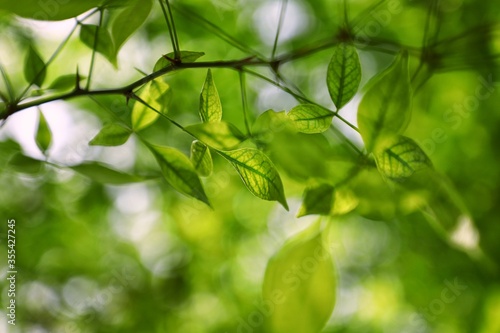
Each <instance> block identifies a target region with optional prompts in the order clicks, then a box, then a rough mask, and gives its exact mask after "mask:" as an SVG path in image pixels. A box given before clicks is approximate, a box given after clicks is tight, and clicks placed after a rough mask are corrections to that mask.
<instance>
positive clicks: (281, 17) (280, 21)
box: [271, 0, 288, 60]
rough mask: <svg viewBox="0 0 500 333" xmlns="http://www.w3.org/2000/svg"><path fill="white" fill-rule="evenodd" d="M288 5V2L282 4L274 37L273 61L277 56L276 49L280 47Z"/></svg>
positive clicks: (285, 0)
mask: <svg viewBox="0 0 500 333" xmlns="http://www.w3.org/2000/svg"><path fill="white" fill-rule="evenodd" d="M287 3H288V0H283V1H282V2H281V10H280V18H279V21H278V28H277V29H276V36H275V37H274V44H273V51H272V53H271V59H273V60H274V57H275V56H276V49H277V47H278V40H279V37H280V32H281V27H282V26H283V22H284V20H285V13H286V6H287Z"/></svg>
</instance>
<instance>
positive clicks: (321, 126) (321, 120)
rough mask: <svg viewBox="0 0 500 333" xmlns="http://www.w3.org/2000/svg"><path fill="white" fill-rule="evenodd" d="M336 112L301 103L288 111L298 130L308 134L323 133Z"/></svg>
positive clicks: (288, 115)
mask: <svg viewBox="0 0 500 333" xmlns="http://www.w3.org/2000/svg"><path fill="white" fill-rule="evenodd" d="M333 116H334V113H333V112H331V111H328V110H326V109H323V108H321V107H319V106H317V105H313V104H300V105H297V106H296V107H294V108H293V109H291V110H290V112H288V114H287V117H288V118H289V119H290V120H292V121H293V123H294V124H295V128H296V129H297V131H299V132H302V133H307V134H314V133H322V132H324V131H326V130H328V128H329V127H330V125H331V123H332V119H333Z"/></svg>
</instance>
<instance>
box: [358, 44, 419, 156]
mask: <svg viewBox="0 0 500 333" xmlns="http://www.w3.org/2000/svg"><path fill="white" fill-rule="evenodd" d="M410 116H411V87H410V77H409V73H408V54H407V53H402V54H400V55H399V56H398V57H397V59H396V60H395V61H394V63H393V64H392V65H391V66H390V67H389V68H388V69H387V70H385V71H384V72H383V73H382V74H379V75H377V77H375V79H374V80H372V82H371V83H370V87H369V88H368V91H367V92H366V93H365V95H364V96H363V99H362V100H361V103H360V105H359V108H358V125H359V131H360V133H361V136H362V137H363V141H364V142H365V146H366V148H367V150H368V151H373V150H374V149H376V148H377V145H378V144H379V143H380V142H383V141H385V140H386V139H387V138H390V137H392V136H395V135H397V134H400V133H402V132H403V131H404V130H405V129H406V127H407V126H408V123H409V121H410Z"/></svg>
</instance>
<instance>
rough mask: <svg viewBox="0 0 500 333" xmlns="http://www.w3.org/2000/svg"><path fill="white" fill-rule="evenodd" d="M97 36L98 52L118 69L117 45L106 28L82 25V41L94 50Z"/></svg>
mask: <svg viewBox="0 0 500 333" xmlns="http://www.w3.org/2000/svg"><path fill="white" fill-rule="evenodd" d="M97 30H98V31H97ZM96 34H97V45H96V52H98V53H100V54H102V55H103V56H104V57H105V58H106V59H107V60H108V61H109V62H110V63H111V64H112V65H113V66H115V67H116V66H117V63H116V51H115V45H114V43H113V39H112V38H111V35H110V34H109V31H108V30H107V29H106V28H105V27H98V26H97V25H94V24H80V40H81V41H82V42H83V43H84V44H85V45H87V46H88V47H90V48H91V49H92V50H93V49H94V44H95V39H96Z"/></svg>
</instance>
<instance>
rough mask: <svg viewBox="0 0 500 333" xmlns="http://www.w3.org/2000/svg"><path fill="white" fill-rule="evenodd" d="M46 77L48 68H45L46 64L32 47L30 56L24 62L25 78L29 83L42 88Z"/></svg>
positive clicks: (29, 52) (29, 50) (29, 51)
mask: <svg viewBox="0 0 500 333" xmlns="http://www.w3.org/2000/svg"><path fill="white" fill-rule="evenodd" d="M46 75H47V68H46V67H45V62H44V61H43V59H42V58H41V57H40V55H39V54H38V52H37V51H36V50H35V48H34V47H33V46H32V45H30V47H29V49H28V54H27V55H26V58H25V60H24V78H25V79H26V81H28V82H29V83H33V84H36V85H37V86H39V87H41V86H42V84H43V81H45V76H46Z"/></svg>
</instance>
